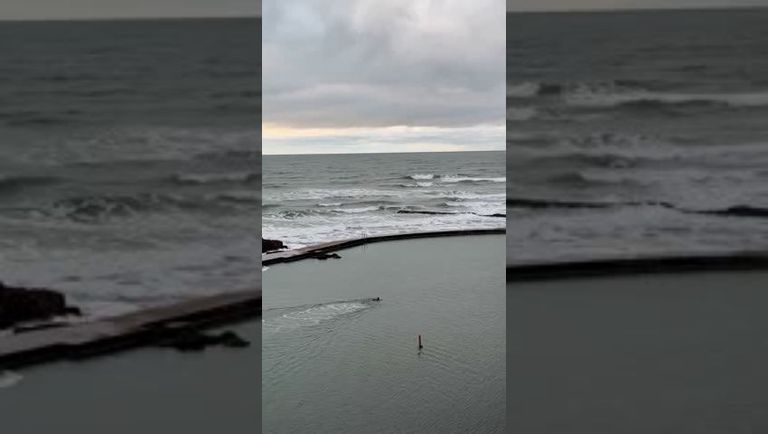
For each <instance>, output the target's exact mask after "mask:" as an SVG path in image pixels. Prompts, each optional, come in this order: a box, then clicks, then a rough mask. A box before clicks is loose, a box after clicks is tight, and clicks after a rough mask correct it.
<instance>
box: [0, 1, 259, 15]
mask: <svg viewBox="0 0 768 434" xmlns="http://www.w3.org/2000/svg"><path fill="white" fill-rule="evenodd" d="M260 10H261V0H0V20H19V19H35V20H36V19H46V20H47V19H69V18H76V19H83V18H85V19H92V18H135V17H138V18H145V17H146V18H161V17H227V16H234V17H240V16H256V15H259V13H260Z"/></svg>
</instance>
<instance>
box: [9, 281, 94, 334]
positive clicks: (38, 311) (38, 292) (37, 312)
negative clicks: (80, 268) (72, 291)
mask: <svg viewBox="0 0 768 434" xmlns="http://www.w3.org/2000/svg"><path fill="white" fill-rule="evenodd" d="M75 312H77V313H79V312H80V310H79V309H77V308H75V307H72V306H67V303H66V299H65V297H64V294H62V293H60V292H57V291H54V290H51V289H42V288H24V287H11V286H6V285H5V284H3V283H2V282H0V329H2V328H8V327H12V326H14V325H16V324H18V323H21V322H25V321H40V320H47V319H50V318H52V317H54V316H59V315H70V314H74V313H75Z"/></svg>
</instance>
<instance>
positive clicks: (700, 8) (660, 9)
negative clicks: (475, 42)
mask: <svg viewBox="0 0 768 434" xmlns="http://www.w3.org/2000/svg"><path fill="white" fill-rule="evenodd" d="M750 9H768V5H766V6H759V5H744V6H697V7H653V8H645V7H636V8H635V7H629V8H616V9H607V8H594V9H592V8H589V9H520V10H507V14H578V13H622V12H704V11H706V12H710V11H715V12H716V11H733V10H750Z"/></svg>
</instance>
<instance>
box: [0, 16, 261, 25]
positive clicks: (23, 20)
mask: <svg viewBox="0 0 768 434" xmlns="http://www.w3.org/2000/svg"><path fill="white" fill-rule="evenodd" d="M229 19H234V20H237V19H242V20H250V19H261V15H210V16H204V15H199V16H176V15H168V16H153V17H142V16H128V17H55V18H0V23H48V22H83V21H89V22H90V21H184V20H229Z"/></svg>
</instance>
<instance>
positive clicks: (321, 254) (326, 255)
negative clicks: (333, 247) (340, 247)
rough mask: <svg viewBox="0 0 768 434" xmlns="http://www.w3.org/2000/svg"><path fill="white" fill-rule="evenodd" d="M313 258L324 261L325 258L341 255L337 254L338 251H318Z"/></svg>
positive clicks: (336, 257) (339, 257) (338, 257)
mask: <svg viewBox="0 0 768 434" xmlns="http://www.w3.org/2000/svg"><path fill="white" fill-rule="evenodd" d="M315 258H316V259H320V260H321V261H325V260H327V259H341V256H339V254H338V253H320V254H318V255H316V256H315Z"/></svg>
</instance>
